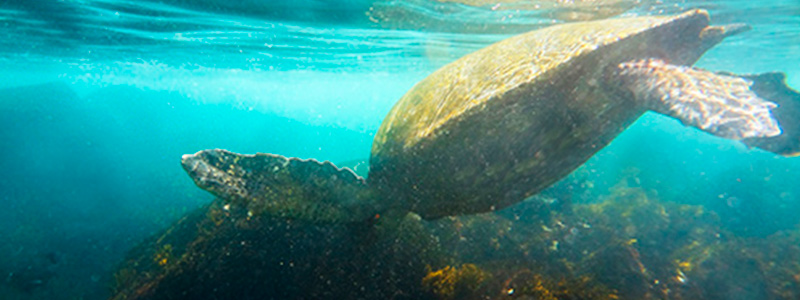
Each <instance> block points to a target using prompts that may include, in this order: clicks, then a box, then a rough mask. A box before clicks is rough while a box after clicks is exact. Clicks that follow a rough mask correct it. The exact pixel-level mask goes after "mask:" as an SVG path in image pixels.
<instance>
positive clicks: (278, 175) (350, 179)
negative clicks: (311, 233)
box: [181, 149, 381, 223]
mask: <svg viewBox="0 0 800 300" xmlns="http://www.w3.org/2000/svg"><path fill="white" fill-rule="evenodd" d="M181 164H182V165H183V168H184V169H185V170H186V172H187V173H189V176H191V177H192V179H193V180H194V182H195V184H197V186H199V187H200V188H202V189H204V190H206V191H209V192H211V193H212V194H214V195H216V196H217V197H220V198H222V199H224V200H225V201H227V202H228V203H230V204H232V205H241V206H243V207H246V208H247V210H248V212H249V213H250V214H251V215H256V216H257V215H261V214H266V215H270V216H276V217H283V218H291V219H298V220H302V221H307V222H313V223H352V222H364V221H365V220H369V219H370V218H372V217H373V216H375V215H376V214H377V213H379V212H380V211H381V207H380V206H379V205H378V203H375V202H376V201H375V198H374V197H372V193H371V192H370V190H369V188H368V187H367V184H366V182H365V181H364V179H363V178H361V177H359V176H357V175H356V174H355V173H353V172H352V171H350V170H349V169H346V168H345V169H339V168H337V167H336V166H334V165H333V164H332V163H330V162H327V161H326V162H318V161H316V160H313V159H309V160H302V159H298V158H287V157H283V156H280V155H273V154H266V153H259V154H255V155H242V154H236V153H233V152H230V151H226V150H221V149H214V150H203V151H200V152H197V153H195V154H187V155H184V156H183V158H182V159H181Z"/></svg>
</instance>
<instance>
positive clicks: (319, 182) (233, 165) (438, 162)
mask: <svg viewBox="0 0 800 300" xmlns="http://www.w3.org/2000/svg"><path fill="white" fill-rule="evenodd" d="M748 28H749V27H748V26H746V25H742V24H733V25H727V26H710V25H709V17H708V13H707V12H705V11H703V10H692V11H689V12H685V13H683V14H680V15H675V16H646V17H633V18H617V19H608V20H600V21H591V22H581V23H569V24H563V25H556V26H551V27H547V28H543V29H539V30H536V31H532V32H529V33H526V34H522V35H519V36H515V37H511V38H509V39H506V40H503V41H500V42H498V43H495V44H493V45H491V46H488V47H486V48H484V49H481V50H479V51H477V52H474V53H472V54H469V55H467V56H464V57H463V58H461V59H458V60H457V61H455V62H453V63H450V64H448V65H446V66H444V67H442V68H441V69H439V70H437V71H435V72H434V73H432V74H431V75H430V76H428V77H427V78H425V79H424V80H422V81H421V82H419V83H417V84H416V85H415V86H414V87H413V88H412V89H411V90H410V91H409V92H408V93H407V94H405V96H403V97H402V99H400V100H399V102H398V103H397V104H396V105H395V106H394V108H392V110H391V111H390V112H389V114H388V116H387V117H386V119H385V120H384V121H383V124H382V125H381V127H380V129H379V130H378V132H377V134H376V136H375V140H374V143H373V146H372V153H371V158H370V170H369V175H368V176H367V178H366V179H363V178H361V177H358V176H356V175H355V174H354V173H353V172H351V171H350V170H348V169H339V168H336V167H335V166H334V165H333V164H331V163H329V162H318V161H315V160H301V159H297V158H286V157H283V156H279V155H273V154H255V155H240V154H235V153H231V152H228V151H225V150H220V149H215V150H205V151H200V152H198V153H196V154H192V155H188V154H187V155H184V156H183V158H182V164H183V167H184V169H185V170H186V171H187V172H188V173H189V174H190V176H191V177H192V178H193V179H194V181H195V183H196V184H197V185H198V186H200V187H201V188H203V189H205V190H208V191H210V192H211V193H213V194H214V195H216V196H218V197H221V198H223V199H226V200H227V201H229V202H228V203H230V204H231V205H244V206H245V207H247V208H248V209H249V211H250V212H251V213H253V214H263V213H267V214H270V215H277V216H284V217H289V218H296V219H302V220H309V221H317V222H357V221H361V220H372V219H375V218H377V217H379V216H386V215H387V214H388V215H396V214H397V213H399V214H402V215H405V214H406V213H408V212H413V213H416V214H417V215H419V216H421V217H422V218H424V219H436V218H439V217H443V216H451V215H461V214H471V213H480V212H487V211H492V210H496V209H501V208H503V207H506V206H509V205H511V204H514V203H517V202H519V201H521V200H524V199H526V198H528V197H530V196H532V195H534V194H536V193H538V192H539V191H541V190H542V189H544V188H546V187H548V186H550V185H551V184H553V183H554V182H556V181H557V180H559V179H561V178H563V177H564V176H566V175H567V174H569V173H570V172H571V171H573V170H574V169H576V168H577V167H578V166H580V165H581V164H583V163H584V162H585V161H586V160H587V159H589V157H591V156H592V155H593V154H594V153H596V152H597V151H599V150H600V149H602V148H603V147H605V146H606V145H608V143H609V142H611V140H612V139H614V138H615V137H616V136H617V135H618V134H619V133H620V132H621V131H623V130H624V129H625V128H626V127H628V126H629V125H630V124H631V123H633V122H634V121H635V120H636V119H637V118H639V117H640V116H641V115H642V114H643V113H644V112H646V111H648V110H651V111H655V112H659V113H662V114H666V115H669V116H672V117H674V118H677V119H678V120H680V121H681V122H683V123H684V124H685V125H688V126H693V127H697V128H699V129H701V130H704V131H706V132H709V133H711V134H714V135H717V136H720V137H724V138H729V139H734V140H741V141H742V142H744V143H745V144H747V145H748V146H750V147H759V148H762V149H765V150H768V151H771V152H774V153H777V154H781V155H785V156H791V155H795V154H797V153H798V152H800V123H798V121H797V117H798V115H800V94H798V93H797V92H795V91H793V90H791V89H790V88H788V87H787V86H786V85H785V83H784V75H783V74H781V73H767V74H762V75H752V76H740V75H735V74H730V73H713V72H709V71H706V70H702V69H697V68H693V67H691V65H692V64H693V63H694V62H695V61H697V60H698V58H699V57H700V56H701V55H702V54H703V53H704V52H705V51H707V50H708V49H710V48H711V47H713V46H714V45H716V44H717V43H719V42H720V41H721V40H722V39H723V38H725V37H727V36H730V35H733V34H737V33H740V32H743V31H746V30H747V29H748Z"/></svg>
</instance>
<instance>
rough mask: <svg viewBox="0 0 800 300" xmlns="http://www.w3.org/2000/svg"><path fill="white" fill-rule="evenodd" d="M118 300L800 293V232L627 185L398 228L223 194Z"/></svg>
mask: <svg viewBox="0 0 800 300" xmlns="http://www.w3.org/2000/svg"><path fill="white" fill-rule="evenodd" d="M112 299H546V300H550V299H726V300H736V299H800V229H798V228H797V227H794V228H788V229H784V230H778V231H775V232H773V233H771V234H769V235H764V236H747V235H742V234H737V233H735V232H733V231H731V230H730V228H728V227H726V226H725V224H724V222H723V221H721V219H720V216H719V215H718V214H717V213H715V212H713V211H710V210H708V209H706V208H705V207H703V206H699V205H689V204H679V203H675V202H669V201H662V200H659V199H658V197H657V196H656V195H655V194H654V193H651V192H649V191H647V190H645V189H642V188H639V187H629V186H627V185H625V184H619V185H617V186H616V187H614V188H613V189H612V190H611V191H610V192H609V193H608V194H607V195H606V196H605V197H603V198H602V199H599V201H597V202H595V203H591V204H577V203H574V204H571V203H569V202H568V201H563V200H562V201H554V200H553V199H552V198H547V197H535V198H533V199H530V200H527V201H525V202H523V203H520V204H518V205H515V206H512V207H510V208H508V209H505V210H502V211H499V212H494V213H486V214H480V215H472V216H459V217H448V218H443V219H439V220H434V221H424V220H420V219H419V218H418V217H415V216H414V215H409V216H407V217H406V218H405V219H404V220H403V221H402V222H401V223H400V224H398V225H396V226H393V227H392V229H391V230H387V229H383V230H381V229H376V228H372V227H370V226H367V225H364V224H354V225H311V224H304V223H301V222H296V221H292V220H286V219H276V218H271V217H268V216H252V215H248V213H247V211H246V210H244V209H241V208H237V207H232V206H231V205H226V204H225V203H224V201H223V200H219V199H218V200H216V201H215V202H213V203H211V204H210V205H208V206H207V207H205V208H203V209H200V210H198V211H196V212H194V213H192V214H190V215H188V216H186V217H185V218H183V219H182V220H180V221H179V222H178V223H177V224H175V225H174V226H173V227H171V228H169V229H167V230H166V231H164V232H163V233H162V234H160V235H158V236H155V237H153V238H151V239H150V240H148V241H146V242H145V243H143V244H141V245H140V246H139V247H138V248H136V249H135V250H133V251H132V252H131V253H130V255H129V256H128V259H127V260H126V262H125V263H124V264H123V265H122V266H121V267H120V268H119V270H118V271H117V272H116V274H115V287H114V296H113V297H112Z"/></svg>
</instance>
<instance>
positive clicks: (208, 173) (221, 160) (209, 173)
mask: <svg viewBox="0 0 800 300" xmlns="http://www.w3.org/2000/svg"><path fill="white" fill-rule="evenodd" d="M233 159H235V156H234V155H233V153H231V152H228V151H225V150H218V151H209V150H205V151H200V152H197V153H195V154H185V155H183V156H182V157H181V165H182V166H183V169H184V170H185V171H186V173H187V174H189V177H191V178H192V180H194V183H195V184H196V185H197V186H198V187H200V188H202V189H204V190H206V191H209V192H211V193H212V194H214V195H216V196H218V197H222V198H227V199H231V198H246V196H247V192H246V189H244V183H243V182H242V180H241V178H239V177H237V176H234V175H235V174H236V172H234V170H233V169H232V168H233V167H235V164H234V162H233V161H232V160H233ZM221 166H228V167H229V170H227V171H225V170H223V169H222V168H221Z"/></svg>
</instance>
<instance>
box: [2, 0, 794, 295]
mask: <svg viewBox="0 0 800 300" xmlns="http://www.w3.org/2000/svg"><path fill="white" fill-rule="evenodd" d="M613 2H622V3H623V4H614V5H613V6H609V7H605V6H602V5H600V4H598V5H594V6H592V8H591V9H589V13H588V14H592V13H593V12H596V11H601V10H603V9H606V10H612V11H613V13H610V14H609V15H602V16H599V15H598V16H594V17H616V16H629V15H649V14H671V13H677V12H680V11H683V10H686V9H690V8H705V9H708V10H709V11H710V14H711V16H712V22H714V23H718V24H724V23H733V22H744V23H748V24H750V25H752V26H753V30H751V31H749V32H747V33H744V34H741V35H739V36H735V37H732V38H729V39H727V40H725V41H724V42H723V43H722V44H720V45H719V46H717V47H716V48H714V49H712V50H711V51H710V52H709V53H708V54H707V55H706V56H704V57H703V58H702V59H701V61H700V62H699V63H698V64H697V65H698V66H700V67H703V68H708V69H711V70H726V71H733V72H737V73H757V72H767V71H781V72H785V73H786V74H787V75H788V84H789V85H790V86H793V87H794V88H796V89H797V88H800V2H797V1H796V0H774V1H722V0H718V1H613ZM231 3H236V4H231ZM541 3H544V4H542V6H544V7H547V5H545V4H546V3H549V2H548V1H541ZM504 5H506V4H503V5H501V6H494V5H490V6H480V7H474V6H468V5H462V4H457V3H442V2H437V1H433V0H413V1H369V0H350V1H346V0H340V1H312V0H304V1H289V0H281V1H266V0H262V1H256V0H249V1H238V2H230V1H221V0H202V1H189V0H168V1H126V0H83V1H55V0H52V1H46V0H0V149H3V151H2V156H1V158H0V170H2V171H1V172H2V173H0V201H2V202H0V204H2V207H3V208H4V209H2V210H0V237H3V243H0V295H3V296H0V299H103V298H106V297H108V295H109V291H108V285H109V282H110V280H111V272H112V270H113V268H114V267H115V266H116V264H118V263H119V262H120V261H121V259H122V258H123V256H124V255H125V253H126V252H127V251H128V250H129V249H131V248H132V247H133V246H134V245H136V244H137V243H138V242H140V241H141V240H142V239H144V238H145V237H147V236H150V235H152V234H153V233H155V232H158V231H159V230H162V229H164V228H166V227H167V226H169V225H170V224H172V222H173V221H175V220H176V219H177V218H179V217H181V216H183V215H184V214H185V213H187V212H189V211H191V210H193V209H194V208H196V207H198V206H200V205H202V204H205V203H208V202H210V201H211V200H212V196H211V195H210V194H207V193H206V192H204V191H202V190H200V189H198V188H196V187H195V186H194V185H193V183H192V181H191V180H190V179H189V178H188V177H187V176H186V175H185V174H184V172H183V170H182V169H181V167H180V164H179V159H180V157H181V155H182V154H185V153H194V152H196V151H198V150H201V149H208V148H225V149H229V150H232V151H237V152H243V153H254V152H270V153H279V154H282V155H286V156H296V157H302V158H316V159H318V160H330V161H333V162H345V161H351V160H360V159H366V158H367V157H368V156H369V150H370V145H371V143H372V136H373V135H374V133H375V131H376V130H377V128H378V126H379V125H380V122H381V120H382V119H383V117H384V115H385V114H386V113H387V112H388V110H389V109H390V108H391V106H392V105H393V104H394V102H395V101H396V100H397V99H399V98H400V96H402V94H403V93H404V92H405V91H406V90H408V89H409V88H410V87H411V86H412V85H413V84H414V83H415V82H417V81H418V80H420V79H422V78H424V77H425V76H426V75H427V74H428V73H430V72H432V71H433V70H435V69H436V68H438V67H440V66H442V65H444V64H446V63H448V62H450V61H453V60H454V59H456V58H458V57H460V56H462V55H464V54H466V53H469V52H471V51H474V50H476V49H479V48H481V47H483V46H486V45H488V44H490V43H492V42H494V41H498V40H500V39H503V38H505V37H508V36H511V35H513V34H515V33H521V32H525V31H528V30H533V29H536V28H541V27H543V26H548V25H551V24H555V23H562V22H568V21H572V19H571V18H570V17H569V16H572V15H574V14H575V11H573V10H568V9H567V8H568V7H567V8H565V7H559V6H555V7H549V8H546V9H541V10H533V9H528V7H525V8H522V9H520V8H513V7H512V9H503V8H505V6H504ZM492 8H495V9H492ZM596 8H597V9H596ZM581 14H587V13H586V12H581ZM631 174H635V176H631ZM632 177H635V180H634V181H635V182H634V183H631V184H635V185H640V186H642V187H644V188H647V189H649V190H654V191H657V193H658V195H659V196H660V197H661V198H663V199H666V200H667V201H676V202H681V203H690V204H699V205H703V206H704V207H707V208H708V209H709V210H714V211H717V212H718V213H719V215H720V218H722V219H723V222H726V224H728V226H730V227H731V228H734V229H735V231H737V232H739V233H741V234H743V235H750V236H767V235H769V234H772V233H774V232H777V231H780V230H789V229H792V228H797V227H798V222H797V220H800V217H799V216H800V185H798V184H796V182H797V179H796V178H798V177H800V158H782V157H777V156H774V155H772V154H769V153H766V152H762V151H759V150H750V149H747V148H746V147H744V146H743V145H741V144H739V143H736V142H733V141H728V140H722V139H718V138H715V137H712V136H709V135H707V134H705V133H702V132H699V131H697V130H694V129H690V128H686V127H683V126H682V125H680V124H679V123H678V122H677V121H674V120H672V119H669V118H666V117H661V116H657V115H654V114H648V115H646V116H645V117H644V118H643V119H641V120H639V122H637V123H636V124H635V125H634V126H633V127H631V128H630V129H629V130H627V131H626V132H625V133H623V135H622V136H620V137H619V138H618V139H617V140H615V141H614V142H613V143H612V145H611V146H609V147H608V148H607V149H605V150H603V151H602V152H600V153H599V154H598V155H596V156H595V157H594V158H593V159H592V160H591V161H590V162H589V163H587V165H586V166H584V167H583V168H581V169H579V170H578V171H576V173H575V174H573V175H572V176H571V177H570V178H568V179H567V180H569V181H571V182H579V183H580V186H582V187H585V188H584V189H582V190H581V191H579V192H576V193H579V194H578V195H577V196H576V197H575V199H576V200H575V201H592V200H593V199H595V198H597V197H600V195H604V194H607V193H608V190H609V189H610V188H611V187H613V186H615V185H617V184H619V182H620V181H621V180H632V179H630V178H632ZM20 274H23V275H24V276H21V275H20ZM17 278H23V279H21V281H20V280H17ZM12 279H13V280H12Z"/></svg>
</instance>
